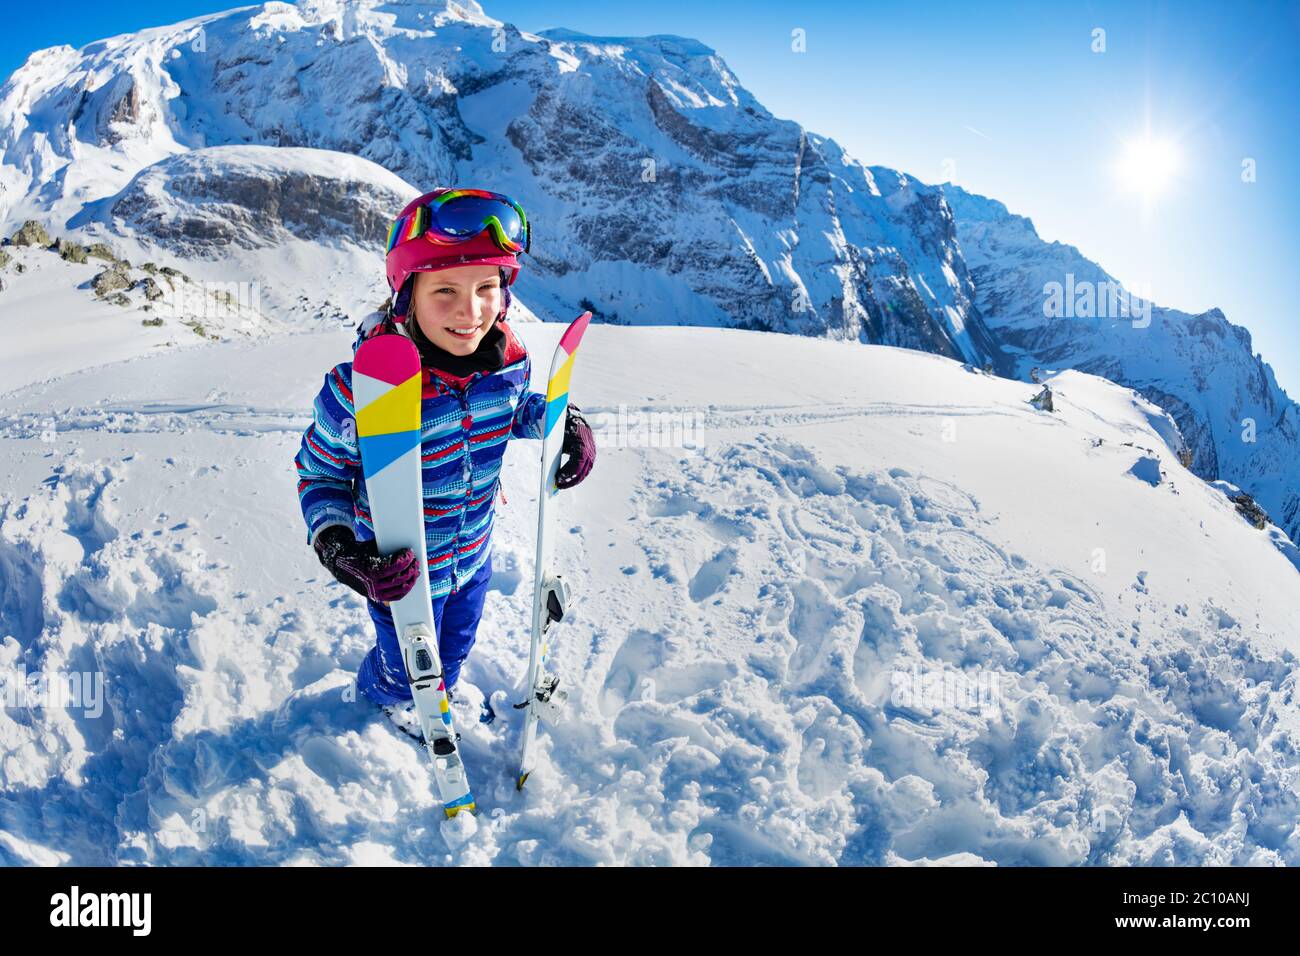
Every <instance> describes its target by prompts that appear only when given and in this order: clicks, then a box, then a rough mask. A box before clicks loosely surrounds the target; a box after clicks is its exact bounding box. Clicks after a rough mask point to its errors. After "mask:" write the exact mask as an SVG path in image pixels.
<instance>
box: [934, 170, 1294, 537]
mask: <svg viewBox="0 0 1300 956" xmlns="http://www.w3.org/2000/svg"><path fill="white" fill-rule="evenodd" d="M944 193H945V195H946V197H947V200H948V204H949V205H950V207H951V209H952V211H953V215H954V217H955V219H956V223H957V237H958V239H959V241H960V243H961V248H962V253H963V255H964V257H965V260H966V263H967V265H968V266H969V268H970V273H971V276H972V277H973V279H974V282H975V288H976V294H975V300H976V302H977V303H978V305H979V308H980V310H981V312H982V313H983V315H984V316H985V319H986V321H987V322H988V324H989V325H990V327H991V328H992V329H993V331H994V332H995V334H996V335H997V337H998V338H999V340H1000V341H1001V342H1002V343H1004V345H1005V346H1006V348H1007V351H1008V353H1010V354H1011V355H1013V356H1014V357H1015V359H1016V363H1017V364H1016V367H1015V369H1014V374H1016V375H1018V376H1019V377H1022V378H1024V377H1027V376H1028V373H1029V372H1030V370H1031V368H1032V367H1033V366H1040V367H1042V368H1074V369H1080V370H1082V371H1086V372H1091V373H1093V374H1095V375H1101V376H1103V377H1105V378H1108V379H1110V380H1111V381H1113V382H1118V383H1120V384H1122V385H1126V386H1128V387H1130V388H1133V389H1136V390H1137V391H1138V392H1140V393H1141V394H1143V395H1145V396H1146V397H1147V398H1148V399H1150V400H1151V401H1153V402H1155V403H1156V404H1158V405H1159V406H1160V407H1161V408H1163V409H1165V410H1166V411H1167V412H1169V414H1170V415H1172V416H1173V418H1174V420H1175V421H1177V422H1178V426H1179V428H1180V430H1181V431H1182V434H1183V437H1184V438H1185V439H1186V441H1187V443H1188V446H1189V448H1190V450H1191V451H1192V453H1193V459H1192V469H1193V470H1194V471H1195V472H1196V473H1197V474H1198V475H1200V476H1201V477H1203V478H1205V479H1207V480H1213V479H1216V478H1217V479H1224V480H1227V481H1230V482H1232V483H1233V484H1235V485H1239V486H1241V487H1242V488H1245V489H1247V490H1248V491H1249V492H1250V493H1251V494H1252V495H1253V496H1254V497H1255V498H1256V499H1257V500H1258V501H1259V502H1260V503H1261V504H1263V505H1264V507H1265V508H1266V509H1267V510H1268V513H1269V515H1270V516H1271V517H1272V519H1273V521H1275V522H1276V523H1277V524H1278V525H1280V526H1281V527H1282V528H1284V529H1285V530H1286V532H1287V533H1288V534H1289V535H1290V537H1291V538H1292V540H1300V406H1297V405H1296V403H1295V402H1294V401H1293V400H1292V399H1291V398H1290V397H1289V396H1288V395H1287V393H1286V392H1285V391H1284V390H1283V389H1282V387H1281V386H1280V385H1278V382H1277V379H1276V378H1275V377H1274V376H1273V370H1272V369H1271V368H1270V367H1269V366H1268V364H1267V363H1265V362H1264V360H1263V358H1262V357H1261V356H1260V355H1258V354H1256V353H1255V352H1254V349H1253V347H1252V344H1251V338H1250V333H1249V332H1248V331H1247V330H1246V329H1244V328H1242V327H1241V326H1239V325H1233V324H1232V323H1231V322H1229V321H1228V320H1227V319H1226V318H1225V317H1224V315H1223V313H1222V312H1221V311H1220V310H1218V309H1209V310H1208V311H1206V312H1203V313H1201V314H1199V315H1189V314H1188V313H1186V312H1180V311H1178V310H1176V309H1166V308H1162V307H1160V306H1159V305H1155V304H1150V306H1151V307H1150V309H1149V312H1148V311H1147V310H1146V308H1145V305H1146V304H1143V305H1142V306H1139V307H1137V308H1136V309H1135V308H1134V307H1133V306H1132V305H1130V306H1129V307H1128V308H1127V310H1125V309H1124V308H1118V309H1117V308H1115V305H1116V303H1117V302H1118V304H1120V305H1123V304H1124V303H1125V302H1126V297H1127V296H1128V292H1127V290H1124V289H1123V287H1122V286H1121V285H1120V283H1119V282H1117V281H1116V280H1115V279H1114V278H1113V277H1111V276H1110V275H1109V274H1107V273H1106V271H1105V270H1104V269H1102V268H1101V266H1099V265H1097V264H1096V263H1095V262H1092V261H1090V260H1089V259H1087V258H1085V257H1084V256H1083V255H1082V254H1081V253H1080V252H1079V250H1078V249H1076V248H1074V247H1073V246H1069V245H1066V244H1064V243H1060V242H1052V243H1048V242H1044V241H1043V240H1042V239H1040V238H1039V236H1038V234H1037V232H1036V231H1035V230H1034V226H1033V223H1032V222H1030V221H1029V220H1028V219H1027V218H1025V217H1023V216H1017V215H1013V214H1011V213H1009V212H1008V211H1007V208H1006V206H1004V205H1003V204H1002V203H1000V202H997V201H995V200H992V199H986V198H985V197H983V196H976V195H973V194H971V193H968V192H966V191H965V190H963V189H960V188H958V187H954V186H945V187H944ZM1057 290H1059V291H1060V299H1062V300H1065V301H1064V302H1058V301H1054V300H1052V296H1053V294H1054V293H1055V292H1056V291H1057ZM1116 290H1118V292H1116ZM1089 296H1091V297H1092V305H1091V306H1090V307H1088V308H1084V309H1079V308H1075V307H1074V306H1077V305H1081V304H1083V303H1085V302H1086V301H1088V297H1089ZM1058 305H1065V306H1067V308H1063V309H1062V308H1058ZM1045 308H1046V309H1047V311H1049V312H1051V313H1053V314H1052V315H1051V316H1047V315H1044V310H1045ZM1126 312H1127V314H1125V313H1126ZM1135 312H1137V313H1141V314H1136V315H1135V314H1134V313H1135ZM1085 313H1086V314H1085Z"/></svg>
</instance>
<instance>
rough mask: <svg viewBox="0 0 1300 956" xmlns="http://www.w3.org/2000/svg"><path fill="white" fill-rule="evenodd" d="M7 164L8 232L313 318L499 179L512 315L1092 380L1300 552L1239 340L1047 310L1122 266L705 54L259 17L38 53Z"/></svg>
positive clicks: (360, 295)
mask: <svg viewBox="0 0 1300 956" xmlns="http://www.w3.org/2000/svg"><path fill="white" fill-rule="evenodd" d="M0 148H2V149H3V154H2V157H0V228H3V230H4V231H5V232H6V233H8V232H10V231H12V229H13V228H15V227H16V226H17V225H18V224H19V223H20V222H22V221H24V220H26V219H29V218H34V219H37V220H39V221H42V222H45V223H46V224H47V225H48V226H49V227H50V228H51V229H52V230H53V231H57V232H59V233H60V234H67V235H70V236H73V237H80V238H83V239H84V240H85V241H94V240H97V239H107V240H110V241H112V242H114V243H115V244H117V245H118V246H119V247H120V248H123V249H125V250H126V251H127V252H128V253H129V254H131V255H132V256H133V257H138V258H141V259H155V260H157V261H160V262H167V263H169V264H171V265H173V266H175V265H181V266H183V267H184V268H187V269H189V270H190V271H191V272H194V273H195V274H197V275H199V276H201V277H202V278H204V279H209V280H217V281H221V280H228V281H240V280H243V281H248V280H254V281H257V282H259V283H260V291H261V293H262V297H263V300H264V301H265V302H267V303H268V305H269V306H270V307H272V308H273V309H274V310H275V311H276V313H277V314H278V315H280V316H281V317H282V318H284V319H285V320H288V321H294V322H297V323H299V324H305V325H310V324H312V323H314V322H315V320H316V319H317V318H318V317H320V316H322V315H323V316H327V317H328V318H327V319H326V321H327V322H335V321H338V319H339V318H342V319H344V320H355V319H356V318H358V317H360V316H361V315H364V314H365V313H367V312H369V311H370V310H371V309H373V308H375V307H376V306H377V305H378V304H379V303H380V302H381V301H382V300H383V298H384V297H385V295H386V293H387V289H386V287H385V286H384V284H383V281H382V270H381V268H380V265H379V251H378V243H377V241H376V240H377V237H378V236H380V235H381V233H382V231H383V225H384V222H385V220H386V219H387V218H388V217H390V216H391V215H392V213H393V212H394V211H395V210H396V209H397V208H398V207H400V205H401V204H402V203H403V202H405V201H406V200H407V199H409V198H410V197H411V196H413V195H415V194H417V193H418V191H420V190H421V189H425V188H429V187H430V186H432V185H434V184H443V183H449V182H486V183H492V184H495V185H496V186H497V187H498V188H500V189H502V190H504V191H508V192H511V193H513V194H516V195H518V196H519V197H521V199H522V201H523V202H524V203H525V205H526V207H527V208H528V209H529V210H530V213H531V217H532V219H533V221H534V223H535V227H536V231H535V237H536V238H535V242H534V245H533V255H532V256H531V257H530V261H529V267H528V269H527V270H526V271H525V274H524V277H523V278H522V279H521V281H520V284H519V287H518V290H517V291H518V292H519V294H520V298H521V300H522V301H521V303H520V306H519V311H520V312H525V311H526V307H525V306H524V305H523V304H522V303H523V302H528V303H530V304H531V305H532V306H533V307H534V308H535V309H537V311H538V312H539V313H541V314H543V315H548V316H553V317H568V316H569V315H571V314H572V313H573V311H574V310H575V308H577V307H578V306H579V304H582V305H583V306H584V307H585V306H588V305H589V306H590V307H591V308H592V309H593V310H594V311H595V312H596V313H597V317H598V319H601V320H604V321H608V322H613V323H620V324H633V325H640V324H687V325H723V326H740V327H747V328H756V329H770V330H779V331H789V332H796V333H801V334H811V335H821V336H827V337H831V338H842V339H850V340H857V341H863V342H873V343H884V344H892V345H900V346H904V347H908V348H916V349H920V350H923V351H930V352H935V353H938V354H941V355H947V356H949V357H953V358H959V359H962V360H964V361H967V362H971V363H973V364H975V365H977V366H980V367H983V366H985V365H986V364H988V365H991V366H992V367H993V368H994V369H995V370H997V371H999V372H1001V373H1004V374H1018V375H1020V376H1021V377H1024V376H1025V375H1027V373H1028V371H1029V369H1030V368H1031V367H1033V366H1044V367H1073V368H1079V369H1083V370H1086V371H1090V372H1094V373H1096V374H1099V375H1104V376H1106V377H1109V378H1111V379H1113V380H1114V381H1117V382H1120V383H1121V384H1124V385H1127V386H1131V387H1134V388H1136V389H1138V390H1139V391H1141V392H1142V394H1144V395H1146V396H1147V397H1148V398H1150V399H1152V400H1153V401H1156V402H1157V403H1159V404H1161V406H1162V407H1165V408H1166V409H1168V410H1169V412H1170V413H1171V414H1172V415H1173V416H1174V418H1175V419H1176V420H1177V421H1178V423H1179V425H1180V427H1181V429H1182V431H1183V434H1184V436H1185V437H1186V439H1187V441H1188V443H1189V445H1190V447H1191V449H1192V451H1193V453H1194V459H1193V467H1194V469H1195V470H1196V472H1197V474H1200V475H1201V476H1202V477H1205V478H1207V479H1224V480H1227V481H1230V482H1232V483H1234V484H1237V485H1239V486H1241V487H1242V488H1244V489H1246V490H1248V491H1249V492H1250V493H1252V494H1253V495H1254V496H1255V497H1256V498H1257V499H1258V500H1259V501H1260V502H1261V503H1263V504H1264V506H1265V507H1266V508H1267V509H1268V511H1269V513H1270V515H1272V516H1273V518H1274V519H1275V520H1276V521H1277V522H1278V524H1280V525H1281V526H1282V527H1283V528H1285V529H1286V531H1287V532H1288V533H1289V534H1290V535H1291V536H1292V537H1293V538H1297V537H1300V447H1298V444H1297V441H1298V439H1297V429H1298V427H1300V409H1297V407H1296V405H1295V403H1294V402H1292V401H1291V400H1290V399H1289V398H1288V397H1287V396H1286V394H1285V393H1284V392H1283V391H1282V390H1281V389H1280V388H1279V387H1278V385H1277V383H1276V381H1275V380H1274V379H1273V376H1272V372H1271V370H1270V369H1269V368H1268V366H1267V365H1265V364H1264V363H1263V362H1262V360H1261V359H1259V358H1258V357H1257V356H1254V355H1253V354H1252V352H1251V344H1250V337H1249V334H1248V333H1246V331H1245V330H1244V329H1242V328H1240V327H1238V326H1233V325H1231V324H1229V323H1228V322H1227V321H1226V320H1225V318H1224V317H1223V316H1222V314H1221V313H1219V312H1218V311H1217V310H1210V311H1208V312H1206V313H1204V314H1202V315H1199V316H1189V315H1186V314H1184V313H1180V312H1176V311H1173V310H1168V309H1162V308H1158V307H1157V308H1155V309H1154V310H1153V313H1152V322H1151V324H1150V327H1149V328H1144V329H1140V330H1139V329H1135V328H1133V326H1132V323H1125V322H1113V321H1112V322H1092V323H1089V322H1086V321H1083V320H1064V319H1047V318H1045V317H1044V316H1043V314H1042V306H1043V301H1044V287H1045V285H1046V284H1047V283H1050V282H1053V281H1056V282H1062V283H1064V282H1065V281H1066V277H1067V276H1073V277H1074V279H1075V280H1077V281H1079V282H1096V283H1104V282H1106V281H1108V280H1109V277H1108V276H1106V275H1105V273H1104V272H1103V271H1102V269H1101V268H1100V267H1099V266H1097V265H1096V264H1095V263H1092V262H1089V261H1088V260H1086V259H1084V258H1083V257H1082V256H1081V255H1079V253H1078V252H1077V250H1074V249H1073V248H1071V247H1068V246H1063V245H1060V244H1047V243H1043V242H1041V240H1039V239H1038V237H1037V235H1036V234H1035V233H1034V232H1033V227H1032V225H1031V224H1029V223H1028V221H1027V220H1024V219H1021V218H1020V217H1016V216H1012V215H1009V214H1008V213H1007V212H1006V210H1005V208H1004V207H1002V206H1001V204H999V203H996V202H994V201H992V200H986V199H983V198H982V197H977V196H973V195H971V194H969V193H966V192H964V191H962V190H960V189H956V188H954V187H946V188H945V187H934V186H927V185H924V184H922V183H920V182H918V181H917V180H915V179H913V178H912V177H909V176H906V175H904V174H901V173H898V172H896V171H893V170H889V169H884V168H881V167H867V166H864V165H863V164H862V163H860V162H858V161H857V160H856V159H854V158H852V157H850V156H848V155H847V154H845V153H844V151H843V150H842V149H840V147H839V146H838V145H836V144H835V142H834V141H833V140H830V139H827V138H825V137H821V136H818V135H816V134H813V133H811V132H809V131H807V130H804V129H803V128H802V127H800V126H799V125H798V124H796V123H793V122H789V121H785V120H780V119H777V118H776V117H773V116H772V115H771V114H770V113H769V112H768V111H767V110H765V109H764V108H763V106H762V105H761V104H760V103H758V102H757V101H756V100H755V99H754V97H753V96H752V95H751V94H749V92H748V91H746V90H745V88H744V87H743V86H741V85H740V83H739V81H738V80H737V78H736V77H735V76H734V74H732V73H731V71H730V70H729V69H728V68H727V66H726V64H725V63H724V62H723V61H722V59H721V58H720V57H719V56H718V55H717V53H716V52H715V51H713V50H712V49H710V48H708V47H707V46H705V45H703V44H701V43H699V42H697V41H694V40H689V39H685V38H682V37H673V36H653V37H644V38H634V37H592V36H587V35H584V34H580V33H576V32H574V31H571V30H550V31H546V32H545V33H544V34H543V35H533V34H527V33H521V32H519V31H518V30H516V29H515V28H514V27H512V26H511V25H509V24H505V23H502V22H500V21H498V20H495V19H493V18H492V17H490V16H488V15H487V14H486V13H485V12H484V11H483V9H482V8H481V7H479V6H478V5H477V4H476V3H473V2H472V0H471V2H468V3H456V2H451V0H439V2H433V3H423V2H413V0H397V2H380V0H303V2H301V3H299V4H297V5H290V4H285V3H267V4H264V5H261V6H252V7H243V8H239V9H237V10H231V11H228V12H226V13H221V14H214V15H210V16H204V17H199V18H195V19H193V20H187V21H184V22H182V23H179V24H175V25H172V26H168V27H159V28H157V29H151V30H144V31H140V32H138V33H135V34H126V35H122V36H118V37H112V38H109V39H106V40H103V41H100V42H97V43H93V44H90V45H89V46H87V47H85V48H83V49H81V50H73V49H72V48H70V47H58V48H53V49H49V50H42V51H38V52H36V53H33V54H32V55H31V57H29V58H28V61H27V62H26V63H25V64H24V65H23V66H22V67H21V68H20V69H19V70H17V71H16V72H15V73H14V74H13V76H12V77H10V79H9V80H8V82H7V83H6V84H5V85H4V87H3V88H2V89H0ZM954 213H955V215H954Z"/></svg>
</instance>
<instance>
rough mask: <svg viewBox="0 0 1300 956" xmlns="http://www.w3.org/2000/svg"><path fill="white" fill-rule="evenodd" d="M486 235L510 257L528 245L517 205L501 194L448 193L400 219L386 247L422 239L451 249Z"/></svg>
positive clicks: (525, 219) (524, 218)
mask: <svg viewBox="0 0 1300 956" xmlns="http://www.w3.org/2000/svg"><path fill="white" fill-rule="evenodd" d="M484 232H487V233H488V234H489V235H490V236H491V237H492V241H493V242H494V243H495V244H496V246H497V248H498V249H500V250H501V251H502V252H508V253H511V254H512V255H513V254H515V253H519V252H527V251H528V248H529V246H530V245H531V231H530V230H529V228H528V217H527V216H525V215H524V209H523V207H522V206H520V205H519V203H517V202H515V201H514V200H513V199H511V198H510V197H509V196H503V195H502V194H501V193H491V192H487V191H486V190H483V189H450V190H448V191H447V192H445V193H443V194H441V195H440V196H436V197H435V198H433V199H430V200H429V201H428V202H427V203H425V204H424V205H423V206H418V207H416V208H415V209H414V210H413V211H411V212H409V213H407V214H406V215H405V216H402V217H400V218H399V219H398V220H397V221H396V222H394V223H393V225H392V227H391V228H390V229H389V230H388V247H387V248H386V249H385V250H384V254H385V255H387V254H388V253H390V252H392V251H393V249H394V248H395V247H396V246H399V245H401V244H402V243H404V242H410V241H411V240H412V239H419V238H420V237H421V236H425V237H428V239H429V241H430V242H435V243H439V244H445V245H454V244H456V243H458V242H468V241H470V240H471V239H475V238H477V237H478V236H481V235H482V234H483V233H484Z"/></svg>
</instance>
